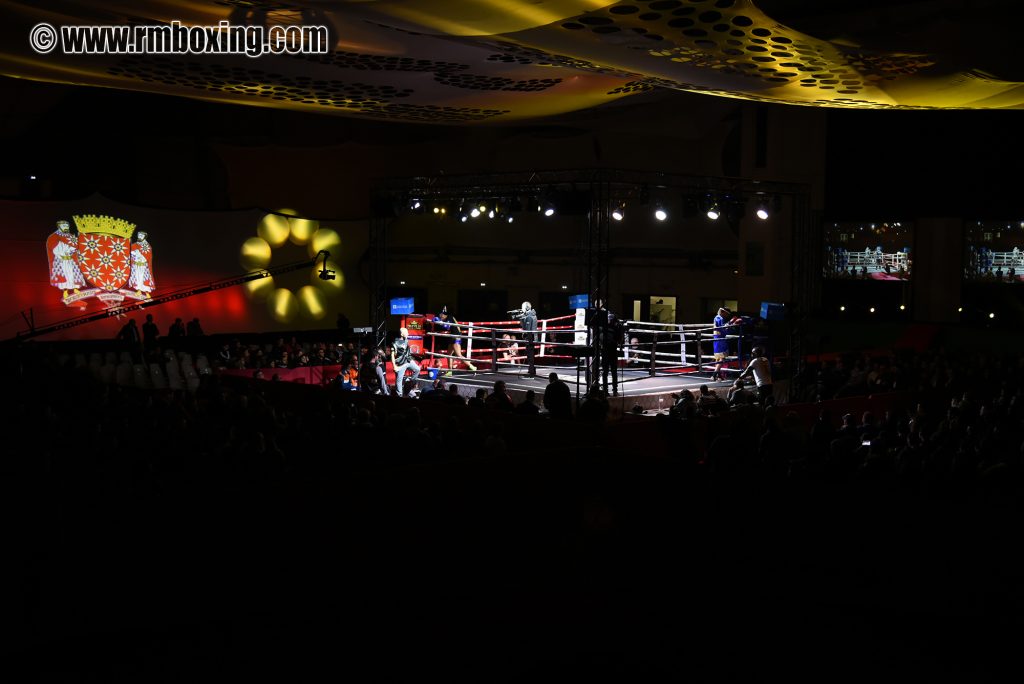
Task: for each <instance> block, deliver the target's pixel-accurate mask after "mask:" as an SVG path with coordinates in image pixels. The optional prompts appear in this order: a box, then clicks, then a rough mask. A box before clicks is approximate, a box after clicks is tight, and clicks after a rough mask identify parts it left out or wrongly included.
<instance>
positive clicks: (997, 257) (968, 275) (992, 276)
mask: <svg viewBox="0 0 1024 684" xmlns="http://www.w3.org/2000/svg"><path fill="white" fill-rule="evenodd" d="M964 251H965V254H964V279H965V280H971V281H980V282H992V283H998V282H1005V283H1010V282H1017V281H1020V280H1024V221H971V222H969V223H968V224H967V225H965V226H964Z"/></svg>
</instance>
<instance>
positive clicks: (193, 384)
mask: <svg viewBox="0 0 1024 684" xmlns="http://www.w3.org/2000/svg"><path fill="white" fill-rule="evenodd" d="M185 387H187V388H188V391H189V392H195V391H196V390H197V389H199V376H198V375H193V376H192V377H188V378H185Z"/></svg>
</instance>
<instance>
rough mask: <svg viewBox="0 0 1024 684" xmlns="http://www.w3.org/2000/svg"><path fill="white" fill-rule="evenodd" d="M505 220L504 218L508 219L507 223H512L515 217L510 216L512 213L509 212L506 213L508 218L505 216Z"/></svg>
mask: <svg viewBox="0 0 1024 684" xmlns="http://www.w3.org/2000/svg"><path fill="white" fill-rule="evenodd" d="M505 220H506V221H508V222H509V223H512V222H513V221H515V220H516V219H515V217H514V216H512V214H509V215H508V218H507V219H505Z"/></svg>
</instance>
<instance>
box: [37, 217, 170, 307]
mask: <svg viewBox="0 0 1024 684" xmlns="http://www.w3.org/2000/svg"><path fill="white" fill-rule="evenodd" d="M71 218H72V219H73V220H74V222H75V229H76V230H75V231H72V229H71V224H70V223H68V222H67V221H58V222H57V230H56V231H55V232H54V233H53V234H52V235H50V237H49V238H48V239H47V240H46V252H47V255H48V257H49V261H50V284H51V285H52V286H54V287H56V288H58V289H59V290H62V291H63V296H62V298H63V301H64V303H65V304H66V305H67V306H76V307H79V308H85V307H86V306H88V301H87V300H89V299H90V298H96V299H97V300H99V301H100V302H102V303H103V304H105V305H107V306H114V305H117V304H120V303H121V302H123V301H124V300H125V299H134V300H142V299H149V298H151V297H152V294H151V293H152V292H153V290H154V289H155V287H156V283H155V282H154V280H153V248H152V247H151V246H150V244H149V241H148V240H147V239H146V233H145V232H143V231H141V230H140V231H138V232H136V231H135V224H134V223H130V222H128V221H125V220H124V219H119V218H114V217H112V216H96V215H93V214H85V215H82V216H72V217H71ZM133 238H134V241H133Z"/></svg>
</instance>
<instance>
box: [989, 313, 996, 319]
mask: <svg viewBox="0 0 1024 684" xmlns="http://www.w3.org/2000/svg"><path fill="white" fill-rule="evenodd" d="M988 317H989V318H995V317H996V315H995V313H990V314H989V315H988Z"/></svg>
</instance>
